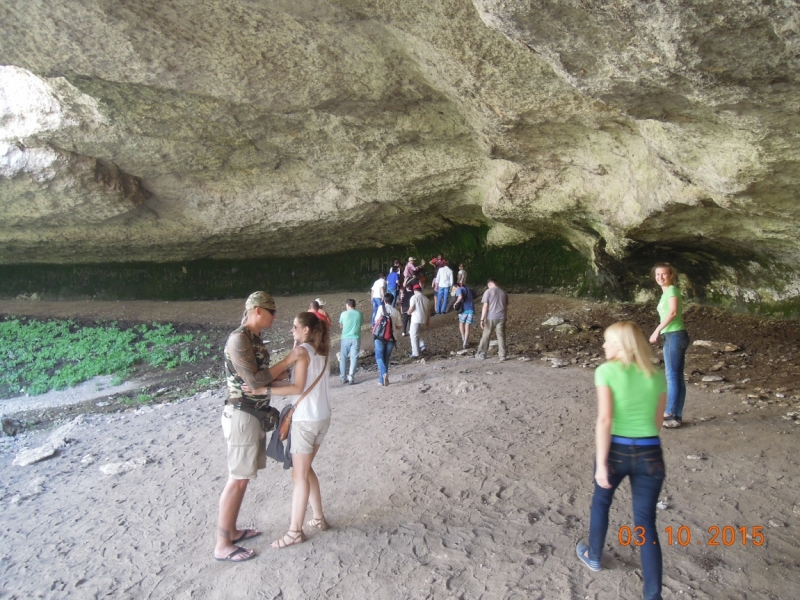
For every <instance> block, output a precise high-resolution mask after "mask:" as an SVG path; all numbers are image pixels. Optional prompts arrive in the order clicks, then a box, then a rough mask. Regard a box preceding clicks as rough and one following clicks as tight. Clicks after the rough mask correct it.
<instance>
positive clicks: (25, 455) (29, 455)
mask: <svg viewBox="0 0 800 600" xmlns="http://www.w3.org/2000/svg"><path fill="white" fill-rule="evenodd" d="M55 453H56V448H54V447H53V446H52V444H45V445H44V446H39V447H38V448H23V449H22V450H20V451H19V452H17V456H16V458H14V463H13V464H14V466H16V467H27V466H28V465H32V464H33V463H37V462H39V461H40V460H44V459H45V458H50V457H51V456H53V455H54V454H55Z"/></svg>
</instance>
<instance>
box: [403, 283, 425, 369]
mask: <svg viewBox="0 0 800 600" xmlns="http://www.w3.org/2000/svg"><path fill="white" fill-rule="evenodd" d="M408 314H410V315H411V358H417V357H418V356H419V353H420V350H423V351H424V350H425V342H424V341H423V340H422V339H420V337H419V330H420V328H421V327H422V326H423V325H425V326H426V327H427V326H428V325H430V324H431V311H430V302H429V301H428V299H427V298H426V297H425V295H424V294H423V293H422V288H421V287H420V286H419V285H415V286H414V295H413V296H412V297H411V303H410V304H409V307H408Z"/></svg>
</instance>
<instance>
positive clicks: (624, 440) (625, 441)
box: [611, 435, 661, 446]
mask: <svg viewBox="0 0 800 600" xmlns="http://www.w3.org/2000/svg"><path fill="white" fill-rule="evenodd" d="M611 443H612V444H622V445H623V446H660V445H661V440H660V439H659V438H658V437H646V438H629V437H622V436H620V435H612V436H611Z"/></svg>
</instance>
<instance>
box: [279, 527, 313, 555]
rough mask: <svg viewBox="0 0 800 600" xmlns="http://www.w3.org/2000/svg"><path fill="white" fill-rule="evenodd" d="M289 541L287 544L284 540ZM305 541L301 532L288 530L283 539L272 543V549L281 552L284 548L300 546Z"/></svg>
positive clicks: (304, 536)
mask: <svg viewBox="0 0 800 600" xmlns="http://www.w3.org/2000/svg"><path fill="white" fill-rule="evenodd" d="M287 539H288V540H289V541H288V542H287V541H286V540H287ZM305 541H306V535H305V534H304V533H303V530H302V529H301V530H300V531H295V530H293V529H290V530H289V531H287V532H286V533H285V534H283V537H281V538H279V539H277V540H275V541H274V542H272V547H273V548H275V549H276V550H283V549H284V548H288V547H289V546H294V545H295V544H302V543H303V542H305Z"/></svg>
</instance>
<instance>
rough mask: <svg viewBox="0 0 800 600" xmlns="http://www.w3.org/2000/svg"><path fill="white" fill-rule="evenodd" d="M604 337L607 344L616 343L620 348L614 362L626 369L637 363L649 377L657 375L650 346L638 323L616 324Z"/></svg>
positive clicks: (609, 328)
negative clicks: (616, 361)
mask: <svg viewBox="0 0 800 600" xmlns="http://www.w3.org/2000/svg"><path fill="white" fill-rule="evenodd" d="M603 337H604V338H605V340H606V341H607V342H616V344H617V345H618V346H619V352H618V353H617V356H616V357H615V358H614V360H618V361H619V362H621V363H622V364H623V365H625V366H626V367H627V366H629V365H630V364H632V363H636V366H638V367H639V368H640V369H641V370H642V371H643V372H644V374H645V375H647V376H648V377H652V376H653V375H655V374H656V372H657V370H656V367H655V365H653V361H652V358H653V353H652V351H651V350H650V344H648V343H647V339H646V338H645V337H644V334H643V333H642V330H641V329H640V328H639V326H638V325H637V324H636V323H634V322H633V321H619V322H618V323H614V324H613V325H611V326H609V327H608V328H607V329H606V330H605V332H604V333H603Z"/></svg>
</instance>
